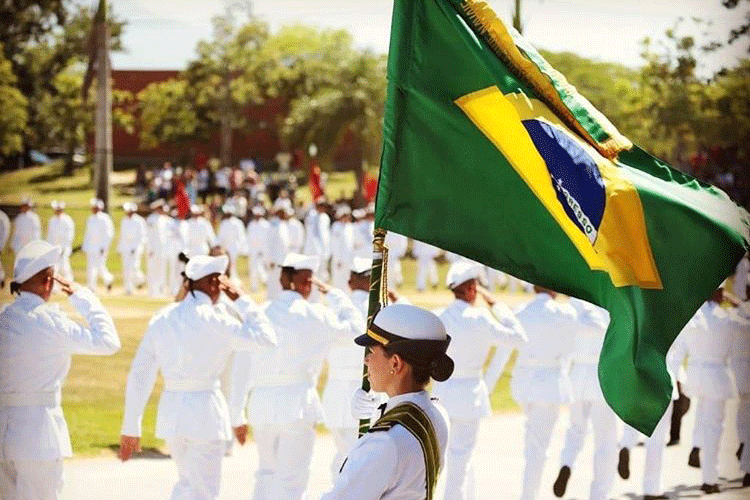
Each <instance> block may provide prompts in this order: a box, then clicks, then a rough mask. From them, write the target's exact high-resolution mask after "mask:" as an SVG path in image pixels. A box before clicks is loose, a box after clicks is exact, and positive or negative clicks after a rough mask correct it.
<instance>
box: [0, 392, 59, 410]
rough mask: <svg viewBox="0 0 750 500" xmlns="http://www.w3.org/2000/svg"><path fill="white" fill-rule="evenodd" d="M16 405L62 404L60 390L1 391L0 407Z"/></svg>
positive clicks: (49, 406) (51, 406)
mask: <svg viewBox="0 0 750 500" xmlns="http://www.w3.org/2000/svg"><path fill="white" fill-rule="evenodd" d="M16 406H46V407H48V408H54V407H56V406H60V392H59V391H39V392H0V407H16Z"/></svg>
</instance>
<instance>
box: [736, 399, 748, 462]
mask: <svg viewBox="0 0 750 500" xmlns="http://www.w3.org/2000/svg"><path fill="white" fill-rule="evenodd" d="M742 396H748V395H747V394H743V395H742ZM742 396H741V397H740V406H739V408H738V409H737V411H738V412H744V414H745V425H743V426H742V431H741V434H738V435H737V437H738V438H739V440H740V442H741V443H745V446H744V448H743V449H742V456H740V470H741V471H743V472H745V473H746V474H750V421H749V420H750V415H748V413H749V412H750V397H745V398H743V397H742ZM737 419H738V420H739V414H738V415H737ZM738 432H740V431H738Z"/></svg>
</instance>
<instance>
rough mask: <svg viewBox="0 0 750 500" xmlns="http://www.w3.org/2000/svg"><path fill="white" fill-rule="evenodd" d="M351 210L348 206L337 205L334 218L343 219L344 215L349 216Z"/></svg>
mask: <svg viewBox="0 0 750 500" xmlns="http://www.w3.org/2000/svg"><path fill="white" fill-rule="evenodd" d="M351 213H352V209H351V208H350V207H349V205H338V206H337V207H336V214H335V216H336V218H337V219H338V218H340V217H343V216H345V215H351Z"/></svg>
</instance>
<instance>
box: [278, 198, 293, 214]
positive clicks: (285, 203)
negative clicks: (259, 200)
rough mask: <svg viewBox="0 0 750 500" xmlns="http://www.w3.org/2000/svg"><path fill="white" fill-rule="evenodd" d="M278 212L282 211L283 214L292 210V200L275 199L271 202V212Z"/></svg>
mask: <svg viewBox="0 0 750 500" xmlns="http://www.w3.org/2000/svg"><path fill="white" fill-rule="evenodd" d="M279 210H284V211H285V212H289V210H294V209H293V208H292V200H290V199H289V198H276V201H274V202H273V211H274V212H278V211H279Z"/></svg>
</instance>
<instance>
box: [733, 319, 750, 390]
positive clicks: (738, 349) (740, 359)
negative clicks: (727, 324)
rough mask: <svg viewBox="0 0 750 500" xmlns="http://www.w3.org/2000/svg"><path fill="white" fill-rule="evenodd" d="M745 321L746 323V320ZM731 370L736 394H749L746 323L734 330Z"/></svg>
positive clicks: (749, 335)
mask: <svg viewBox="0 0 750 500" xmlns="http://www.w3.org/2000/svg"><path fill="white" fill-rule="evenodd" d="M736 312H738V311H736ZM742 319H745V318H742ZM745 321H746V322H747V320H746V319H745ZM732 370H733V371H734V381H735V383H736V384H737V392H739V393H740V394H750V322H747V323H746V324H745V327H744V328H735V329H734V338H733V339H732Z"/></svg>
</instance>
